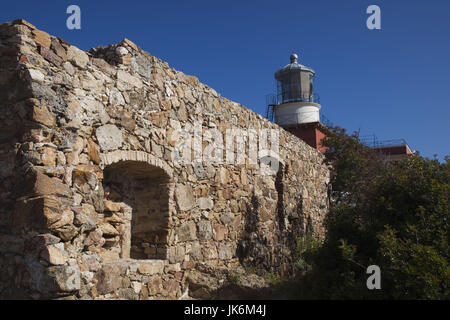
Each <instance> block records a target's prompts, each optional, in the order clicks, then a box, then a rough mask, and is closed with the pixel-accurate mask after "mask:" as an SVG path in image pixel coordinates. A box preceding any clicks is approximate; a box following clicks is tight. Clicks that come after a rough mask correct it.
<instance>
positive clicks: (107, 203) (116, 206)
mask: <svg viewBox="0 0 450 320" xmlns="http://www.w3.org/2000/svg"><path fill="white" fill-rule="evenodd" d="M103 205H104V208H105V211H110V212H117V211H120V203H118V202H113V201H111V200H103Z"/></svg>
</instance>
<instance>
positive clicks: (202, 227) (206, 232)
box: [197, 220, 212, 240]
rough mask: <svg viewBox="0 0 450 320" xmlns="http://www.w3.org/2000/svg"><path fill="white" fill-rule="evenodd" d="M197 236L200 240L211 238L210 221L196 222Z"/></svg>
mask: <svg viewBox="0 0 450 320" xmlns="http://www.w3.org/2000/svg"><path fill="white" fill-rule="evenodd" d="M197 226H198V238H199V239H200V240H210V239H211V238H212V228H211V222H210V221H204V220H202V221H200V222H199V223H198V224H197Z"/></svg>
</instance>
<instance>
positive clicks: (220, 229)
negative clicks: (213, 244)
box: [213, 224, 228, 241]
mask: <svg viewBox="0 0 450 320" xmlns="http://www.w3.org/2000/svg"><path fill="white" fill-rule="evenodd" d="M213 229H214V240H216V241H222V240H224V239H225V237H226V234H227V230H228V229H227V227H225V226H222V225H220V224H215V225H214V227H213Z"/></svg>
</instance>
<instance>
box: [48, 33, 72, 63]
mask: <svg viewBox="0 0 450 320" xmlns="http://www.w3.org/2000/svg"><path fill="white" fill-rule="evenodd" d="M51 49H52V50H53V51H54V52H55V53H56V54H57V55H58V56H59V57H60V58H61V59H63V60H66V59H67V54H66V49H64V48H63V46H62V45H61V43H60V42H59V41H58V39H56V38H54V39H52V45H51ZM69 64H70V63H69Z"/></svg>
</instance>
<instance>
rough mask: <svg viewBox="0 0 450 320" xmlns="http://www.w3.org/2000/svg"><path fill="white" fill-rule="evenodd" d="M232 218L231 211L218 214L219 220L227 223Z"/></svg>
mask: <svg viewBox="0 0 450 320" xmlns="http://www.w3.org/2000/svg"><path fill="white" fill-rule="evenodd" d="M233 219H234V214H233V213H231V212H224V213H222V214H221V215H220V221H221V222H222V223H223V224H225V225H227V224H229V223H230V222H231V221H233Z"/></svg>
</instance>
